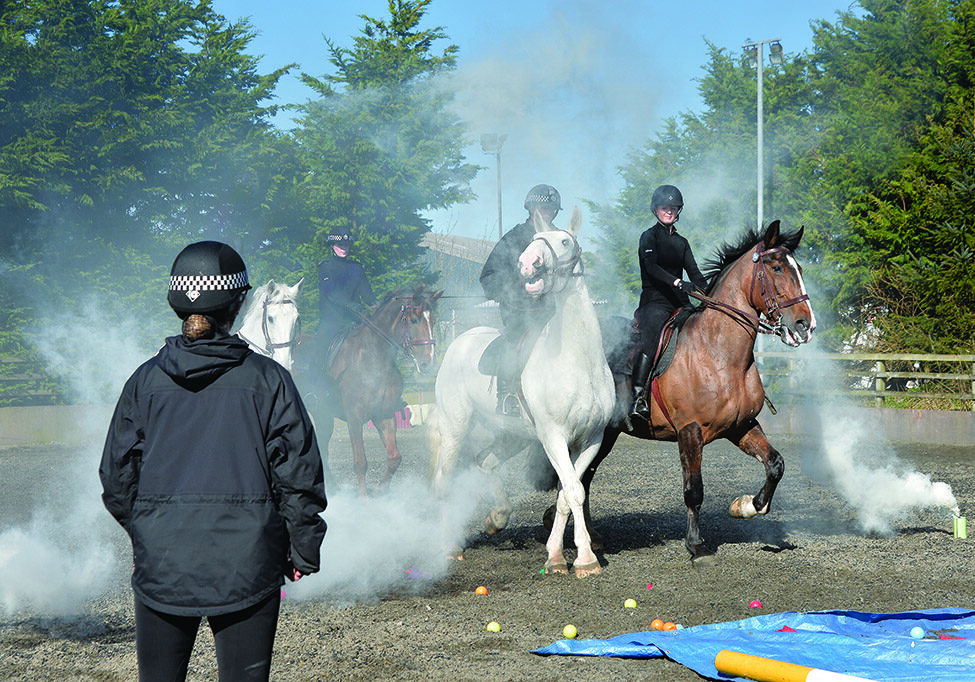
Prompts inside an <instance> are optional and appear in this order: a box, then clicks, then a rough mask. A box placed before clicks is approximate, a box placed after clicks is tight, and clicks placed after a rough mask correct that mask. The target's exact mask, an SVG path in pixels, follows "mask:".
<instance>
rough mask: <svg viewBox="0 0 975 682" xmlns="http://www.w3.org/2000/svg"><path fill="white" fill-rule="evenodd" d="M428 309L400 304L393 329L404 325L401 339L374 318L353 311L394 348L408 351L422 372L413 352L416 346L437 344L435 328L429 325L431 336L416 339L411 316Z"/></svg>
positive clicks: (409, 304)
mask: <svg viewBox="0 0 975 682" xmlns="http://www.w3.org/2000/svg"><path fill="white" fill-rule="evenodd" d="M407 300H409V301H412V300H413V297H412V296H411V297H409V298H408V299H407ZM428 309H429V308H426V307H425V306H422V305H415V304H413V303H404V304H403V305H401V306H400V309H399V312H398V313H397V314H396V319H395V320H394V321H393V326H392V329H396V328H397V327H402V332H403V333H402V335H401V336H400V338H399V340H396V339H395V338H393V337H392V336H391V335H390V334H387V333H386V332H385V331H383V330H382V329H380V328H379V326H378V325H377V324H376V323H375V322H373V321H372V320H370V319H369V318H368V317H366V316H365V315H362V314H361V313H359V312H358V311H353V312H354V313H355V315H356V316H357V317H358V318H359V320H360V321H361V322H362V324H363V325H365V326H366V327H369V329H371V330H372V331H373V332H375V333H376V335H378V336H379V337H380V338H381V339H383V340H384V341H385V342H386V343H388V344H389V345H390V346H392V347H393V348H395V349H397V350H402V351H403V352H404V353H406V355H407V356H408V357H409V359H410V360H412V361H413V366H414V367H415V368H416V371H417V372H420V371H421V369H420V359H419V358H418V357H417V356H416V353H415V352H413V349H414V348H415V347H416V346H431V347H433V346H435V345H436V344H435V342H434V340H433V337H432V335H433V328H432V326H431V327H429V334H430V336H428V337H426V338H419V339H415V338H413V335H412V334H411V333H410V320H409V316H410V315H412V314H413V313H415V312H419V313H420V314H422V313H423V312H424V311H426V310H428ZM404 321H405V322H406V324H402V325H401V324H400V323H401V322H404Z"/></svg>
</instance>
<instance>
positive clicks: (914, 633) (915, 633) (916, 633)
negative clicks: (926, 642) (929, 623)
mask: <svg viewBox="0 0 975 682" xmlns="http://www.w3.org/2000/svg"><path fill="white" fill-rule="evenodd" d="M911 637H913V638H914V639H924V628H922V627H920V626H918V625H915V626H914V627H912V628H911Z"/></svg>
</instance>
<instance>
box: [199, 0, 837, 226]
mask: <svg viewBox="0 0 975 682" xmlns="http://www.w3.org/2000/svg"><path fill="white" fill-rule="evenodd" d="M213 7H214V9H215V10H216V11H217V12H219V13H221V14H223V15H224V16H226V17H227V18H228V19H238V18H241V17H249V18H250V20H251V23H252V24H253V25H254V27H255V29H256V30H257V31H258V36H257V38H256V39H255V40H254V41H253V42H252V43H251V51H252V52H253V53H256V54H260V55H263V59H262V61H261V68H262V70H263V71H265V72H267V71H271V70H273V69H275V68H279V67H281V66H284V65H285V64H288V63H292V62H297V63H298V64H299V65H300V67H299V69H296V70H295V73H294V76H289V77H287V78H285V79H284V80H283V81H282V83H281V84H280V86H279V88H278V91H277V94H278V96H279V101H280V102H282V103H285V102H287V103H292V102H293V103H303V102H305V101H307V99H308V98H309V97H312V96H313V93H312V92H311V91H310V90H308V89H307V88H306V87H305V86H304V85H302V84H301V83H300V81H299V80H298V78H297V74H298V73H299V72H301V71H304V72H306V73H310V74H312V75H315V76H320V75H323V74H325V73H327V72H329V71H330V67H331V65H330V64H329V62H328V54H327V51H326V48H325V42H324V40H323V35H324V36H327V37H328V38H329V39H330V40H332V41H333V42H334V43H335V44H337V45H339V46H350V45H351V43H352V39H353V37H354V36H356V35H358V34H359V33H360V31H361V29H362V27H363V25H364V23H363V20H362V19H361V18H360V17H359V15H360V14H367V15H369V16H373V17H377V18H385V17H387V15H388V13H387V2H386V0H358V1H356V2H350V1H347V0H323V1H320V2H289V1H287V0H284V1H279V2H273V3H272V2H267V0H213ZM850 7H851V3H850V2H849V1H848V0H807V1H806V2H801V3H799V2H789V1H788V0H779V1H778V2H773V1H769V0H754V1H753V2H733V1H728V0H724V1H717V0H685V1H684V2H675V1H673V0H669V1H668V2H649V1H643V2H638V1H635V0H603V1H602V2H594V1H592V0H560V1H559V2H555V1H554V0H520V1H515V0H495V1H493V2H477V1H473V0H434V1H433V3H432V5H431V7H430V8H429V10H428V12H427V14H426V22H425V23H424V26H428V27H430V26H442V27H443V28H444V30H445V32H446V33H447V35H448V36H449V40H450V42H451V43H454V44H456V45H457V46H458V47H459V48H460V54H459V59H458V68H457V70H456V73H455V74H454V77H455V78H456V83H457V85H458V86H459V87H460V89H461V90H460V93H459V95H458V98H457V107H458V112H457V113H458V114H459V115H460V116H461V117H462V118H463V119H464V120H467V121H469V123H470V130H471V139H472V140H474V141H475V143H474V144H473V145H472V146H471V147H470V148H469V149H468V152H467V156H468V159H469V160H470V161H471V162H473V163H477V164H479V165H481V166H484V169H483V170H482V171H481V172H480V174H479V175H478V177H477V179H476V180H475V181H474V183H473V185H472V186H473V188H474V190H475V192H476V193H477V194H478V198H477V199H476V200H475V201H473V202H471V203H470V204H467V205H464V206H459V207H454V208H452V209H450V210H446V211H436V212H433V213H431V214H430V215H429V217H430V219H431V220H432V223H433V224H432V227H433V230H434V231H437V232H446V233H450V234H459V235H464V236H469V237H478V238H488V239H491V238H497V232H498V208H497V175H496V169H495V158H494V156H493V155H488V154H485V153H484V152H482V151H481V149H480V146H479V144H477V140H478V139H479V137H480V134H481V133H485V132H497V133H503V134H507V135H508V138H507V141H506V142H505V144H504V147H503V149H502V162H501V167H502V183H501V184H502V206H503V210H502V224H503V225H504V227H505V229H507V228H508V227H511V226H513V225H515V224H516V223H518V222H520V221H521V220H522V219H523V218H524V216H525V211H524V210H523V208H522V202H523V201H524V196H525V194H526V192H527V191H528V189H529V188H530V187H531V186H532V185H534V184H536V183H539V182H546V183H549V184H552V185H555V186H556V187H557V188H558V189H559V191H560V192H561V193H562V197H563V206H564V207H565V208H566V209H569V208H571V206H572V205H574V204H579V203H580V202H581V201H582V200H583V199H592V200H596V201H599V202H605V201H612V199H613V198H614V197H615V196H616V195H617V193H618V192H619V189H620V187H621V185H622V183H621V181H620V178H619V176H618V174H617V172H616V171H617V168H618V167H619V166H620V165H621V164H622V163H624V162H625V159H626V154H627V152H628V151H630V150H632V149H634V148H638V147H639V146H640V145H641V144H642V143H644V142H645V141H646V140H647V139H649V138H651V137H653V136H654V135H655V134H656V133H657V131H658V130H659V128H660V124H661V121H662V120H664V119H665V118H668V117H671V116H675V115H677V114H679V113H681V112H684V111H695V112H697V111H700V109H701V103H700V98H699V96H698V92H697V82H696V80H695V79H698V78H700V77H701V76H702V75H703V71H702V67H703V66H704V65H705V64H706V62H707V50H708V48H707V44H706V41H710V42H712V43H714V44H715V45H717V46H719V47H722V48H725V49H727V50H729V51H731V52H740V50H741V46H742V44H743V43H745V42H747V41H748V40H749V39H752V40H768V39H772V38H780V39H781V41H782V45H783V48H784V50H785V52H786V54H794V53H799V52H803V51H805V50H807V49H809V48H810V47H811V46H812V29H811V27H810V22H811V21H813V20H818V19H825V20H827V21H831V22H832V21H835V19H836V16H837V12H840V11H846V10H847V9H849V8H850ZM442 47H443V46H441V49H442ZM277 123H278V125H280V126H282V127H284V128H289V127H291V124H290V121H289V120H288V117H281V118H279V119H278V121H277ZM660 182H661V183H665V182H668V179H667V178H661V179H660ZM754 185H755V182H754V178H748V179H741V191H752V192H753V191H754ZM723 191H736V188H734V187H731V188H728V189H724V190H723ZM687 194H688V192H687V191H686V190H685V200H686V201H693V190H692V191H691V195H690V196H687Z"/></svg>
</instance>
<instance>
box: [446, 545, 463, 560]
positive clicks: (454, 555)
mask: <svg viewBox="0 0 975 682" xmlns="http://www.w3.org/2000/svg"><path fill="white" fill-rule="evenodd" d="M447 559H449V560H451V561H463V560H464V550H462V549H460V548H456V549H452V550H450V551H449V552H447Z"/></svg>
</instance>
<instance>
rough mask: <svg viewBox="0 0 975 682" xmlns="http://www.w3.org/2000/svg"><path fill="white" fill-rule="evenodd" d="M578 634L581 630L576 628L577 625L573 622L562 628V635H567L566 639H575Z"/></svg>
mask: <svg viewBox="0 0 975 682" xmlns="http://www.w3.org/2000/svg"><path fill="white" fill-rule="evenodd" d="M578 634H579V631H578V630H576V626H575V625H573V624H572V623H569V624H568V625H566V626H565V627H564V628H562V636H563V637H565V638H566V639H575V638H576V635H578Z"/></svg>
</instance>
